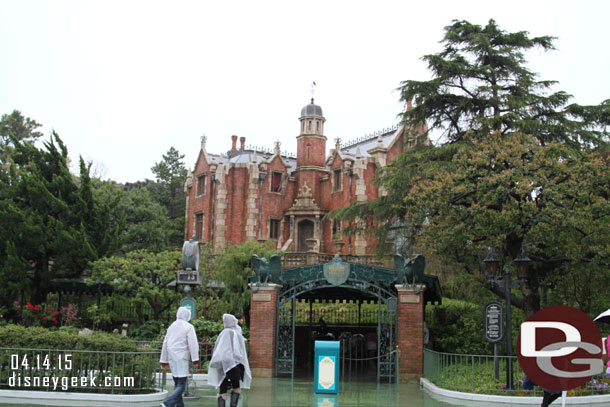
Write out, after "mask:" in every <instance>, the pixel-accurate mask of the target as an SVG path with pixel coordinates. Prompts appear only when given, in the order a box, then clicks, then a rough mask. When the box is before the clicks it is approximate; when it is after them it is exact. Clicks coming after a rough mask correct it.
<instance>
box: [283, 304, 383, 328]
mask: <svg viewBox="0 0 610 407" xmlns="http://www.w3.org/2000/svg"><path fill="white" fill-rule="evenodd" d="M294 317H295V319H296V323H297V324H300V325H307V324H309V321H310V316H309V310H308V309H298V308H297V309H296V311H295V316H294ZM320 317H322V318H323V319H324V322H326V323H327V324H333V325H358V324H376V323H377V317H378V311H377V308H376V307H375V309H374V310H370V309H362V310H358V308H351V309H349V308H348V309H339V310H330V311H329V310H327V309H323V308H317V309H313V310H312V311H311V322H312V324H313V325H318V321H319V319H320Z"/></svg>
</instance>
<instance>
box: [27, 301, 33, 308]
mask: <svg viewBox="0 0 610 407" xmlns="http://www.w3.org/2000/svg"><path fill="white" fill-rule="evenodd" d="M28 308H29V309H34V306H33V305H32V303H31V302H29V301H28Z"/></svg>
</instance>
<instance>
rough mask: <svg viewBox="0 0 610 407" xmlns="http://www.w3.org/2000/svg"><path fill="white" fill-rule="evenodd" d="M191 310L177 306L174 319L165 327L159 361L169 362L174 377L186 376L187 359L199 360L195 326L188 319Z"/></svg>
mask: <svg viewBox="0 0 610 407" xmlns="http://www.w3.org/2000/svg"><path fill="white" fill-rule="evenodd" d="M189 319H191V311H190V310H189V309H188V308H186V307H180V308H178V312H176V321H175V322H174V323H173V324H171V325H170V326H169V328H167V333H166V334H165V339H164V340H163V348H162V349H161V358H160V360H159V361H160V362H161V363H169V366H170V368H171V369H172V375H173V376H174V377H186V376H188V372H189V359H190V360H193V362H194V361H197V360H199V343H198V342H197V335H196V334H195V328H194V327H193V325H191V324H190V323H189V322H188V321H189Z"/></svg>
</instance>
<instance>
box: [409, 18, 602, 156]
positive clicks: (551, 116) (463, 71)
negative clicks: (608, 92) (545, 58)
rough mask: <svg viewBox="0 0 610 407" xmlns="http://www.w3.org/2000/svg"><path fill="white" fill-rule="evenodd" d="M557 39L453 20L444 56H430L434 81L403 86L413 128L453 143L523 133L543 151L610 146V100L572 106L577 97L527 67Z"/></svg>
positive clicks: (413, 82)
mask: <svg viewBox="0 0 610 407" xmlns="http://www.w3.org/2000/svg"><path fill="white" fill-rule="evenodd" d="M553 39H554V38H553V37H550V36H542V37H534V38H531V37H529V36H528V33H527V32H525V31H520V32H515V33H507V32H506V31H503V30H501V29H500V28H499V27H498V25H497V24H496V22H495V21H494V20H489V23H488V24H487V25H486V26H485V27H482V26H480V25H476V24H471V23H469V22H468V21H457V20H454V21H453V24H452V25H449V26H447V27H445V36H444V38H443V40H442V43H443V45H444V49H443V50H442V51H441V52H440V53H438V54H431V55H425V56H424V57H423V58H422V59H423V60H424V61H425V62H427V63H428V68H429V70H430V71H431V72H432V75H433V77H432V79H431V80H428V81H414V80H407V81H404V82H402V84H401V87H400V88H399V89H400V92H401V99H402V100H403V101H405V102H410V101H414V102H415V107H413V109H410V110H407V111H406V112H404V113H403V114H402V117H403V119H404V121H405V122H406V123H408V124H411V125H418V124H419V123H422V122H427V123H428V124H429V126H430V130H433V129H438V130H442V134H443V136H444V138H445V140H446V141H448V142H455V141H459V140H461V139H462V137H463V136H464V134H466V133H467V132H474V133H475V134H477V135H478V136H480V137H486V136H487V135H488V134H489V133H491V132H493V131H500V132H501V133H502V134H506V133H510V132H518V131H520V132H523V133H526V134H531V135H534V136H535V137H536V138H537V139H538V140H539V141H540V142H541V143H543V144H544V143H548V142H549V141H554V140H558V141H562V142H565V143H568V144H570V145H572V146H574V147H581V146H583V145H586V146H589V145H599V144H600V143H603V142H605V141H608V136H607V133H604V126H608V124H610V100H606V101H605V102H603V103H602V104H601V105H599V106H580V105H577V104H568V102H569V101H570V99H571V95H569V94H567V93H565V92H563V91H557V92H553V91H552V87H553V86H554V85H555V84H556V82H555V81H550V80H537V78H536V76H537V75H536V74H534V73H533V72H531V71H530V70H529V69H528V68H527V67H526V66H525V63H526V61H525V58H524V56H523V53H524V52H526V51H528V50H530V49H534V48H539V49H542V50H544V51H546V50H553V49H555V47H554V45H553Z"/></svg>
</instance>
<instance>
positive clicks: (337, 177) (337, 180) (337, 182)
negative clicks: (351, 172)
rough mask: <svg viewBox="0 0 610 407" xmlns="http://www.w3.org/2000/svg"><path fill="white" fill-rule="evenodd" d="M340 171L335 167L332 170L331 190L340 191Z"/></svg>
mask: <svg viewBox="0 0 610 407" xmlns="http://www.w3.org/2000/svg"><path fill="white" fill-rule="evenodd" d="M342 178H343V177H342V171H341V169H340V168H339V169H336V170H334V171H333V191H340V190H341V189H342V188H341V180H342Z"/></svg>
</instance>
